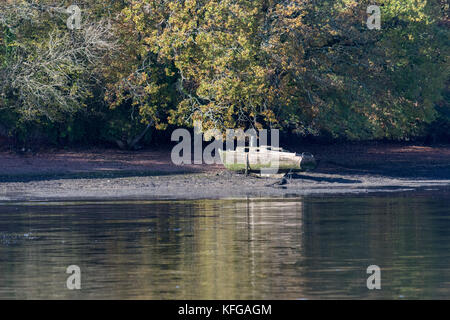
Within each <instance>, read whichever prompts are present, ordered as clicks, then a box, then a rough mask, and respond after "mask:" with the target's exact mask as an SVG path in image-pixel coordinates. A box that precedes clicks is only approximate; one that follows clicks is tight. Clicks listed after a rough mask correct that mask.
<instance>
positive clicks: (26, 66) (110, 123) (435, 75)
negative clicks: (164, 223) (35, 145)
mask: <svg viewBox="0 0 450 320" xmlns="http://www.w3.org/2000/svg"><path fill="white" fill-rule="evenodd" d="M373 4H374V1H368V0H362V1H355V0H335V1H326V0H323V1H319V0H289V1H287V0H261V1H252V0H127V1H112V0H111V1H89V2H86V3H79V5H80V7H81V9H82V13H83V20H82V28H81V30H68V29H67V26H66V19H67V18H68V15H67V14H66V13H64V12H61V10H60V9H61V8H66V7H67V6H68V5H69V2H66V3H63V4H61V1H52V0H46V1H39V2H37V1H32V0H21V1H7V2H6V3H5V4H0V7H1V11H0V42H1V47H0V68H1V69H0V83H1V88H0V123H1V122H2V119H14V120H9V123H8V124H7V125H9V126H10V127H14V125H15V123H16V122H17V121H19V122H20V121H22V122H23V121H28V122H32V121H36V120H37V119H40V121H49V122H52V123H53V122H61V121H66V120H67V117H68V116H70V115H74V114H78V113H80V112H81V113H82V112H86V111H85V109H86V108H84V109H83V106H86V105H90V106H91V108H90V110H91V112H93V113H96V114H97V115H98V114H99V113H101V115H102V116H101V117H102V119H104V120H105V121H104V123H106V124H107V125H104V128H103V129H102V130H104V131H105V132H108V133H107V134H106V135H116V138H115V140H116V141H118V143H119V144H120V143H122V146H123V145H124V144H125V145H127V144H128V145H129V146H131V145H132V144H134V141H136V138H140V137H142V135H141V133H144V134H145V133H146V132H147V130H148V129H149V128H153V127H154V128H156V129H160V130H164V129H166V128H167V125H174V126H189V125H192V122H193V120H201V121H202V122H203V125H204V126H205V127H206V128H217V129H224V128H237V127H244V128H263V127H264V128H280V129H282V130H285V131H287V132H290V133H293V134H296V135H302V136H309V135H328V136H331V137H333V138H347V139H356V140H358V139H383V138H388V139H410V138H413V137H417V136H421V135H424V134H425V133H426V131H425V130H426V129H427V126H429V124H430V123H432V122H433V121H435V120H436V119H438V118H442V114H446V113H447V114H448V110H447V109H448V103H445V102H444V103H443V101H445V100H446V97H448V95H447V94H446V92H448V80H449V77H448V75H449V64H448V57H449V44H448V39H449V29H448V28H449V20H448V12H449V7H448V4H447V3H446V2H445V1H442V0H439V1H429V0H378V1H375V4H376V5H378V6H379V7H380V9H381V29H380V30H376V29H369V28H368V27H367V25H366V21H367V19H368V16H369V15H370V14H368V13H367V8H368V6H369V5H373ZM58 8H59V9H58ZM58 10H59V11H58ZM88 109H89V108H88ZM92 110H94V111H92ZM8 112H9V113H14V114H15V116H14V117H12V118H11V117H7V116H5V114H6V113H8ZM2 113H3V116H2ZM3 122H7V121H6V120H4V121H3ZM142 130H145V131H142ZM120 141H122V142H120Z"/></svg>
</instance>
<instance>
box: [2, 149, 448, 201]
mask: <svg viewBox="0 0 450 320" xmlns="http://www.w3.org/2000/svg"><path fill="white" fill-rule="evenodd" d="M295 151H297V150H295ZM299 151H308V152H312V153H313V154H315V155H316V157H317V158H318V159H319V160H320V165H319V167H318V168H317V169H316V170H315V171H314V172H307V173H302V174H299V175H296V176H294V177H293V178H292V179H290V180H289V179H288V180H287V181H284V183H283V184H282V185H280V184H278V183H279V182H280V179H277V178H258V177H252V176H250V177H247V176H245V175H242V174H235V173H231V172H228V171H226V170H224V168H223V167H222V166H220V165H215V166H202V165H197V166H196V165H188V166H182V167H177V166H174V165H173V164H172V163H171V161H170V152H169V151H156V152H155V151H145V152H138V153H126V152H118V151H108V150H96V151H89V152H87V151H83V152H79V151H78V152H75V151H72V152H55V153H46V154H42V155H28V156H18V155H15V154H11V153H0V201H52V200H61V201H63V200H81V199H84V200H104V199H108V200H111V199H113V200H114V199H117V200H124V199H140V200H147V199H148V200H154V199H203V198H211V199H214V198H230V197H239V198H242V197H287V196H307V195H320V194H324V195H325V194H328V195H329V194H356V193H360V194H361V193H369V192H399V191H413V190H428V191H433V190H438V189H449V188H450V146H437V147H426V146H417V145H398V144H397V145H396V144H393V145H378V144H377V145H333V146H327V147H323V146H305V147H303V148H302V150H299Z"/></svg>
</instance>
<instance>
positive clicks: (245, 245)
mask: <svg viewBox="0 0 450 320" xmlns="http://www.w3.org/2000/svg"><path fill="white" fill-rule="evenodd" d="M449 204H450V195H449V194H448V193H442V192H431V193H405V194H395V195H382V196H379V195H376V196H374V195H372V196H350V197H349V196H340V197H314V198H291V199H244V200H242V199H240V200H200V201H149V202H143V201H140V202H74V203H2V204H1V205H0V298H1V299H15V298H33V299H36V298H42V299H47V298H52V299H108V298H113V299H131V298H136V299H334V298H337V299H348V298H358V299H414V298H420V299H431V298H438V299H449V298H450V209H449ZM70 265H77V266H79V268H80V270H81V290H68V289H67V287H66V280H67V278H68V277H69V276H70V274H67V273H66V269H67V267H68V266H70ZM370 265H377V266H379V267H380V269H381V274H380V276H381V289H380V290H369V289H368V288H367V285H366V281H367V278H368V277H369V276H370V274H367V267H368V266H370Z"/></svg>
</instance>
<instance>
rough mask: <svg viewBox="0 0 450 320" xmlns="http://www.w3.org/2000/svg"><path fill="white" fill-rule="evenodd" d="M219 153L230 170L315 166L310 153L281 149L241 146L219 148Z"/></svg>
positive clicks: (299, 169) (288, 169)
mask: <svg viewBox="0 0 450 320" xmlns="http://www.w3.org/2000/svg"><path fill="white" fill-rule="evenodd" d="M219 153H220V158H221V160H222V163H223V165H224V166H225V168H227V169H228V170H230V171H242V172H243V171H247V172H260V173H264V172H267V173H270V172H274V173H275V172H277V173H284V172H302V171H308V170H312V169H314V168H315V167H316V166H317V163H316V160H315V159H314V156H312V155H311V154H301V155H298V154H296V153H291V152H285V151H283V150H282V149H277V150H270V149H267V148H242V149H238V150H235V151H234V150H221V151H220V152H219Z"/></svg>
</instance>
